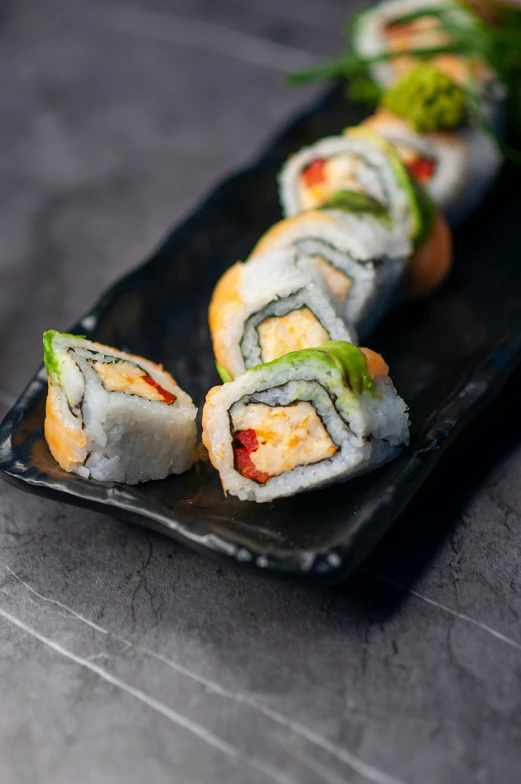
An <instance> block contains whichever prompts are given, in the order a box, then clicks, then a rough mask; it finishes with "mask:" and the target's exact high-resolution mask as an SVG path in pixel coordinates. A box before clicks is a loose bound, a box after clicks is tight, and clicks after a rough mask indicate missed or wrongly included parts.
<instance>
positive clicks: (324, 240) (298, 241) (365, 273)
mask: <svg viewBox="0 0 521 784" xmlns="http://www.w3.org/2000/svg"><path fill="white" fill-rule="evenodd" d="M283 248H294V249H295V250H297V251H299V252H301V253H304V254H305V255H307V256H309V257H310V259H311V260H312V262H313V264H314V265H315V267H316V268H317V270H318V272H319V273H320V274H321V276H322V277H323V279H324V283H325V285H326V286H327V288H328V289H329V291H330V292H331V294H332V296H333V297H334V298H335V300H336V301H337V302H338V304H339V305H340V307H341V309H342V313H343V316H344V318H345V319H346V320H347V321H348V323H350V324H352V325H354V326H355V327H356V329H357V332H358V335H359V336H360V337H363V336H364V335H365V334H367V333H368V332H369V331H370V330H371V329H372V328H373V327H374V325H375V323H376V322H377V321H378V320H379V319H380V318H381V317H382V316H383V315H384V313H385V312H386V311H387V310H388V309H389V308H390V307H391V306H392V305H393V304H394V302H395V300H396V299H397V298H398V291H399V288H400V285H401V283H402V279H403V275H404V271H405V267H406V265H407V260H408V258H409V256H410V255H411V253H412V243H411V241H410V239H409V238H408V237H407V235H406V233H405V232H403V231H402V230H401V229H397V228H396V227H395V228H393V227H392V226H390V225H389V221H388V220H387V219H386V218H385V217H384V218H383V219H382V218H377V217H375V216H374V215H370V214H359V213H353V212H341V211H337V210H331V211H330V210H311V211H309V212H302V213H300V214H299V215H295V216H293V217H292V218H286V219H285V220H283V221H280V223H277V224H275V226H272V228H271V229H269V231H267V232H266V234H264V236H263V237H261V239H260V240H259V242H258V243H257V245H256V246H255V248H254V249H253V251H252V253H251V255H250V258H256V257H258V256H262V255H264V254H266V253H269V252H271V251H274V250H279V249H283Z"/></svg>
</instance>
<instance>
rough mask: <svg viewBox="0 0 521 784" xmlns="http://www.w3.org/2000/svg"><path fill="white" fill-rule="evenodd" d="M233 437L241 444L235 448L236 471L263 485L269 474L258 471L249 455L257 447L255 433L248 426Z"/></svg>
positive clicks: (257, 442)
mask: <svg viewBox="0 0 521 784" xmlns="http://www.w3.org/2000/svg"><path fill="white" fill-rule="evenodd" d="M235 437H236V438H237V441H238V442H239V443H240V444H242V446H240V447H237V449H236V450H235V460H236V462H237V470H238V472H239V473H240V474H242V475H243V476H244V477H245V478H246V479H253V481H254V482H258V483H259V484H261V485H263V484H264V483H265V482H267V481H268V479H269V478H270V475H269V474H267V473H266V472H265V471H259V469H258V468H256V467H255V465H254V464H253V460H252V459H251V457H250V454H251V452H256V451H257V449H258V448H259V441H258V439H257V433H256V432H255V430H252V429H251V428H250V429H248V430H241V432H240V433H237V435H236V436H235Z"/></svg>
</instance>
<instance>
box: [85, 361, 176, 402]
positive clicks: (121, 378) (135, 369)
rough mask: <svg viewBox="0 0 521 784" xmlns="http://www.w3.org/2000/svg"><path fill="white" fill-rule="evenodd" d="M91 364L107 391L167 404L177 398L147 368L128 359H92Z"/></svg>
mask: <svg viewBox="0 0 521 784" xmlns="http://www.w3.org/2000/svg"><path fill="white" fill-rule="evenodd" d="M89 364H90V365H91V367H92V368H93V369H94V370H95V371H96V373H97V375H98V378H99V379H100V381H101V383H102V384H103V387H104V388H105V389H106V390H107V392H123V393H125V394H127V395H137V396H138V397H142V398H144V399H145V400H157V401H160V402H161V403H166V404H167V405H171V404H172V403H174V402H175V400H176V399H177V398H176V396H175V395H174V394H173V393H172V392H169V391H168V390H167V389H164V388H163V387H162V386H161V385H160V384H159V383H158V382H157V381H155V380H154V379H153V378H152V376H150V375H149V374H148V373H147V372H146V370H143V368H140V367H139V366H138V365H135V364H134V363H133V362H129V361H128V360H123V359H117V358H116V359H114V360H112V361H106V360H95V359H90V360H89Z"/></svg>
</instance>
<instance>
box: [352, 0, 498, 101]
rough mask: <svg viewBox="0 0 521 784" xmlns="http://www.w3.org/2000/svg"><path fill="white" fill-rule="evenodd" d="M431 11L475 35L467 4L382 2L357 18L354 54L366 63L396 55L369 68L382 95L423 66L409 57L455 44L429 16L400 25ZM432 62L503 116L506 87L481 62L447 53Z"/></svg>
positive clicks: (418, 0) (422, 0)
mask: <svg viewBox="0 0 521 784" xmlns="http://www.w3.org/2000/svg"><path fill="white" fill-rule="evenodd" d="M432 10H434V11H436V12H437V13H438V14H439V12H444V13H445V16H446V18H447V19H448V20H449V21H451V22H452V23H453V25H456V26H458V27H460V28H463V29H466V30H467V31H468V32H467V35H472V33H473V31H474V29H475V27H476V18H475V16H474V14H473V13H472V12H469V11H468V10H467V9H465V8H464V5H463V3H460V2H454V1H453V0H436V2H432V0H390V1H389V0H384V1H383V2H379V3H375V4H373V5H372V6H371V7H370V8H368V9H367V10H366V11H364V12H362V13H360V14H358V15H357V17H356V19H355V22H354V30H353V47H354V50H355V53H356V54H358V55H359V56H360V57H361V58H363V59H366V58H369V59H373V58H374V59H377V58H378V57H379V55H381V54H383V53H385V52H392V53H393V54H394V56H393V57H392V58H390V59H388V60H383V61H380V62H378V61H377V62H373V63H372V65H371V66H370V73H371V76H372V78H373V79H374V80H375V82H376V83H377V84H378V85H379V87H381V88H382V89H387V88H388V87H390V86H391V85H393V84H394V83H395V82H396V81H397V80H398V79H400V78H402V77H403V76H405V75H407V74H408V73H409V72H410V71H411V70H412V69H413V68H415V67H416V66H417V65H418V63H419V62H420V61H421V60H420V58H419V57H417V56H414V55H411V54H410V52H411V51H418V50H421V49H428V50H431V51H432V50H434V49H436V48H439V47H444V46H447V45H448V44H450V43H451V37H450V35H449V34H448V31H447V29H444V28H443V27H442V25H440V22H439V19H438V18H436V16H435V15H434V16H431V15H429V14H428V13H426V14H425V16H421V15H419V16H417V17H416V18H415V19H411V20H407V21H403V22H402V21H400V18H401V17H405V16H407V15H410V14H418V12H421V11H425V12H429V11H432ZM478 35H479V31H478ZM401 52H403V53H404V54H403V55H402V54H400V53H401ZM429 62H430V63H431V64H432V65H433V66H434V67H435V68H436V69H437V70H439V71H441V72H442V73H446V74H447V76H450V77H451V79H453V80H454V81H455V82H456V83H458V84H460V85H462V86H472V87H473V88H475V87H476V86H477V88H478V91H479V94H480V97H481V99H482V100H483V101H484V102H486V103H488V104H489V105H488V106H487V107H486V111H492V112H498V111H499V112H500V111H501V104H502V101H503V99H504V96H505V89H504V86H503V85H502V84H501V83H500V81H499V79H498V76H497V74H495V73H494V72H493V71H491V69H490V68H489V67H488V66H487V65H486V63H485V62H484V61H483V60H481V59H480V58H477V57H473V58H470V57H465V56H463V55H458V54H456V53H450V52H449V53H447V52H443V53H439V54H435V53H434V54H433V55H432V56H431V57H429Z"/></svg>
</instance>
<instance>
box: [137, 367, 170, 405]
mask: <svg viewBox="0 0 521 784" xmlns="http://www.w3.org/2000/svg"><path fill="white" fill-rule="evenodd" d="M143 381H146V383H147V384H150V386H151V387H154V389H157V391H158V392H159V394H160V395H161V397H162V398H163V400H164V401H165V403H167V404H168V405H169V406H170V405H171V404H172V403H173V402H174V401H176V400H177V396H176V395H173V394H172V393H171V392H168V391H167V390H166V389H163V387H162V386H160V385H159V384H158V383H157V381H154V379H153V378H152V376H149V375H148V374H145V375H144V376H143Z"/></svg>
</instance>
